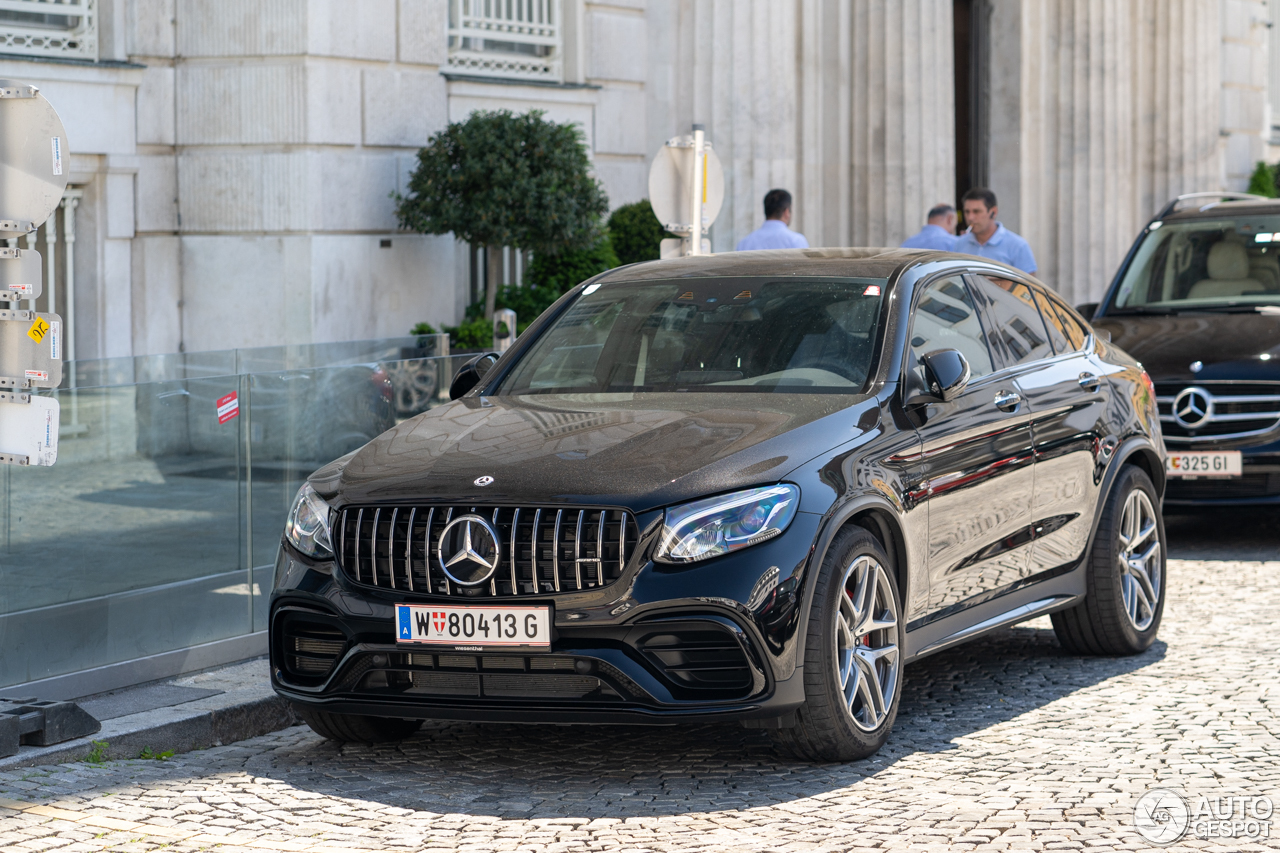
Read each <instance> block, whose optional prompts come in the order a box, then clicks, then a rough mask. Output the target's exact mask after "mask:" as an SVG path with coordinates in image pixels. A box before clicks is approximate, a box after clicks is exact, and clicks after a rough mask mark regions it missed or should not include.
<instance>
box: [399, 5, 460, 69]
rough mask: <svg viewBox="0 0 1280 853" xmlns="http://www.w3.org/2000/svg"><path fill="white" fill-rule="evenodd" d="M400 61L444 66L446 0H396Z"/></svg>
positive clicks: (447, 16) (447, 7)
mask: <svg viewBox="0 0 1280 853" xmlns="http://www.w3.org/2000/svg"><path fill="white" fill-rule="evenodd" d="M397 2H398V3H399V4H400V7H399V10H400V31H399V40H400V44H399V47H400V56H399V59H400V61H401V62H410V63H415V64H420V65H443V64H444V61H445V58H446V56H447V54H448V45H447V40H446V31H447V29H448V24H449V0H397Z"/></svg>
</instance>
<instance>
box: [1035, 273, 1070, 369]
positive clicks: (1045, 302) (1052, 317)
mask: <svg viewBox="0 0 1280 853" xmlns="http://www.w3.org/2000/svg"><path fill="white" fill-rule="evenodd" d="M1031 294H1032V295H1033V296H1034V297H1035V300H1036V307H1037V308H1039V309H1040V317H1041V318H1042V319H1043V320H1044V325H1045V328H1046V329H1047V330H1048V331H1049V340H1050V341H1051V342H1052V343H1053V350H1054V352H1056V353H1058V354H1059V355H1061V354H1062V353H1064V352H1070V351H1071V350H1072V349H1073V347H1072V346H1071V341H1070V340H1069V338H1068V337H1067V330H1066V329H1064V328H1063V326H1062V320H1060V319H1059V318H1058V312H1056V311H1054V310H1053V303H1052V302H1050V301H1049V296H1048V294H1046V293H1045V292H1044V289H1043V288H1039V287H1034V286H1033V287H1032V288H1031Z"/></svg>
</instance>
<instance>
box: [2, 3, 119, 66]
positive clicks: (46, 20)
mask: <svg viewBox="0 0 1280 853" xmlns="http://www.w3.org/2000/svg"><path fill="white" fill-rule="evenodd" d="M0 53H16V54H20V55H22V56H57V57H64V58H70V59H91V60H95V61H96V60H97V58H98V14H97V0H0Z"/></svg>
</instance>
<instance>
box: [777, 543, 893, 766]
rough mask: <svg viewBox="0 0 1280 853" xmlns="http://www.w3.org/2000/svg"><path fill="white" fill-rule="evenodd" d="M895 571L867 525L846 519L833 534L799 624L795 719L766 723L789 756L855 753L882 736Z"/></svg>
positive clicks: (887, 712)
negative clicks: (802, 631)
mask: <svg viewBox="0 0 1280 853" xmlns="http://www.w3.org/2000/svg"><path fill="white" fill-rule="evenodd" d="M894 577H895V574H894V570H893V566H892V565H891V564H890V562H889V558H888V556H887V555H886V554H885V552H884V548H882V547H881V545H880V543H879V541H877V540H876V538H875V537H874V536H872V535H871V534H870V533H869V532H868V531H867V530H865V529H863V528H861V527H852V526H851V527H846V528H845V529H844V530H842V531H840V533H839V534H837V535H836V538H835V540H834V541H833V542H832V543H831V548H830V549H829V550H828V551H827V556H826V559H824V560H823V562H822V568H821V570H820V571H819V573H818V578H817V583H816V588H815V589H814V594H813V606H812V607H811V608H810V610H809V622H808V625H807V626H806V636H805V653H804V657H805V661H804V672H803V677H804V695H805V703H804V705H803V706H801V707H800V709H799V710H798V711H796V722H795V725H794V726H792V727H790V728H783V729H774V730H771V734H772V735H773V738H774V740H775V742H776V743H777V744H778V745H779V746H781V747H782V748H783V749H785V750H787V751H788V752H790V753H791V754H793V755H795V756H796V757H798V758H802V759H805V760H809V761H856V760H858V759H861V758H866V757H868V756H870V755H874V754H875V753H876V751H878V750H879V749H880V747H882V746H884V743H885V741H887V740H888V739H889V732H890V731H891V730H892V729H893V722H894V719H895V718H896V717H897V715H898V703H899V701H900V699H901V697H902V649H903V643H904V639H905V634H904V629H903V623H902V615H901V614H902V602H901V598H900V596H899V592H898V588H897V584H896V583H895V582H894ZM846 592H850V593H852V594H851V595H850V594H846ZM872 673H874V674H875V676H876V677H875V679H874V683H873V681H872V680H871V678H870V677H869V676H870V675H871V674H872ZM846 697H848V698H846Z"/></svg>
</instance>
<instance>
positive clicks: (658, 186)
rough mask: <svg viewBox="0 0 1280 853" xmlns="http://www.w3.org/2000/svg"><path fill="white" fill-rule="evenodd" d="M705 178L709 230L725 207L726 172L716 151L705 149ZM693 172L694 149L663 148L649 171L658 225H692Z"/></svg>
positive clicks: (706, 213) (705, 221) (650, 188)
mask: <svg viewBox="0 0 1280 853" xmlns="http://www.w3.org/2000/svg"><path fill="white" fill-rule="evenodd" d="M704 156H705V157H706V160H705V163H706V169H705V171H704V174H705V175H706V177H705V180H704V181H703V199H702V200H703V223H702V225H703V227H704V228H707V227H710V225H711V223H712V222H715V221H716V217H717V216H719V215H720V208H721V206H722V205H723V204H724V169H723V168H722V167H721V166H720V158H719V157H717V156H716V152H715V150H714V149H712V148H710V147H707V148H706V149H704ZM692 170H693V148H692V147H688V148H673V147H672V146H670V145H664V146H662V148H660V149H659V150H658V153H657V155H656V156H655V157H654V158H653V165H652V166H650V167H649V203H650V204H651V205H653V213H654V215H655V216H657V217H658V221H659V222H661V223H662V224H663V226H664V227H665V226H667V225H684V226H688V225H689V183H690V179H689V173H690V172H691V171H692Z"/></svg>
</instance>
